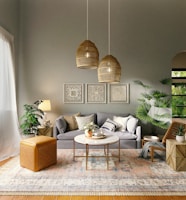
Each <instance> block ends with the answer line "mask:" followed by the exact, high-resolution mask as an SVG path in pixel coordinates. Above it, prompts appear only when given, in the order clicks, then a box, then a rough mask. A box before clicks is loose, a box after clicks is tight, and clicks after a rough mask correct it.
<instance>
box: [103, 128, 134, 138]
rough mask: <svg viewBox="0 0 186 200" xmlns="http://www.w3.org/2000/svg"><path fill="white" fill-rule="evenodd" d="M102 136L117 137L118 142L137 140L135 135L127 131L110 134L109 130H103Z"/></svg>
mask: <svg viewBox="0 0 186 200" xmlns="http://www.w3.org/2000/svg"><path fill="white" fill-rule="evenodd" d="M103 132H104V134H105V135H113V134H114V135H117V136H118V137H119V138H120V140H136V139H137V135H136V134H132V133H130V132H128V131H115V132H112V131H109V130H106V129H104V130H103Z"/></svg>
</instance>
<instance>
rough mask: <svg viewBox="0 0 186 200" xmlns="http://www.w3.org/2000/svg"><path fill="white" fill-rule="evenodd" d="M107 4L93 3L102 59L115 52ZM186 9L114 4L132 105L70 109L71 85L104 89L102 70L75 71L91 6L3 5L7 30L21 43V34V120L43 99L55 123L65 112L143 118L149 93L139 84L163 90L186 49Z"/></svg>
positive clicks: (75, 1)
mask: <svg viewBox="0 0 186 200" xmlns="http://www.w3.org/2000/svg"><path fill="white" fill-rule="evenodd" d="M19 3H20V5H19ZM107 5H108V4H107V0H89V39H90V40H92V41H93V42H95V44H96V45H97V47H98V49H99V52H100V58H102V57H103V56H105V55H106V54H107V53H108V41H107V36H108V31H107V30H108V25H107V21H108V18H107V11H108V9H107V8H108V7H107ZM18 6H20V10H18ZM185 9H186V1H183V0H179V1H178V0H163V1H162V0H156V1H154V0H140V1H139V0H111V54H112V55H114V56H116V57H117V59H118V60H119V62H120V64H121V66H122V77H121V83H129V84H130V103H129V104H64V103H63V83H97V72H96V70H81V69H77V68H76V64H75V53H76V49H77V47H78V45H79V44H80V43H81V42H82V41H83V40H85V39H86V0H19V1H18V0H0V23H1V25H4V27H5V28H7V29H8V30H10V32H12V33H13V34H15V35H16V39H17V40H18V36H17V34H18V31H17V28H19V37H20V42H19V44H20V45H19V65H18V66H17V67H18V71H17V80H18V85H17V89H18V90H17V94H18V106H19V113H20V114H21V113H22V107H23V105H24V104H25V103H32V102H34V101H35V100H37V99H51V102H52V112H51V113H50V114H49V118H50V119H51V120H52V121H54V119H55V118H56V117H57V116H58V115H60V114H61V113H63V112H77V111H81V112H83V113H90V112H96V111H106V112H115V113H121V112H128V113H132V114H133V113H135V110H136V107H137V98H139V96H140V93H141V92H142V90H141V88H139V87H138V86H136V85H134V83H133V81H134V80H136V79H139V80H141V81H143V82H145V83H146V84H150V85H152V86H153V87H154V88H156V89H161V85H160V83H159V80H161V79H162V78H165V77H169V76H170V68H171V66H170V63H171V59H172V58H173V57H174V55H175V54H176V53H177V52H179V51H181V50H184V49H185V47H186V39H185V35H186V25H185V19H186V12H185ZM17 12H19V17H17ZM18 20H19V26H17V22H18ZM162 89H163V90H165V89H164V88H162ZM166 91H168V92H170V90H169V89H168V90H167V89H166Z"/></svg>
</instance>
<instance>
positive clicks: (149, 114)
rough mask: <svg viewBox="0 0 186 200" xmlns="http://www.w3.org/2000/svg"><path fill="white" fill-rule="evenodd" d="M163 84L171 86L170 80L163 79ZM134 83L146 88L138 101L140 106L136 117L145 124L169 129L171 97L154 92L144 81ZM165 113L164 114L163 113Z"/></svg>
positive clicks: (160, 92) (157, 91) (163, 93)
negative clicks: (148, 123)
mask: <svg viewBox="0 0 186 200" xmlns="http://www.w3.org/2000/svg"><path fill="white" fill-rule="evenodd" d="M160 82H161V83H162V84H166V85H170V83H171V81H170V79H163V80H161V81H160ZM134 83H136V84H137V85H139V86H141V87H143V88H144V90H145V92H143V93H142V94H141V98H139V99H138V102H139V105H138V107H137V110H136V116H137V117H138V118H139V119H141V120H142V121H145V122H150V123H151V124H153V125H155V126H157V127H160V128H163V129H167V127H168V126H169V124H170V119H171V109H170V107H171V96H170V95H168V94H166V93H165V92H162V91H159V90H154V89H152V88H151V86H149V85H145V84H144V83H143V82H142V81H139V80H135V81H134ZM162 111H163V112H162Z"/></svg>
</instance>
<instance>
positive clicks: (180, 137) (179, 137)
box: [176, 135, 185, 142]
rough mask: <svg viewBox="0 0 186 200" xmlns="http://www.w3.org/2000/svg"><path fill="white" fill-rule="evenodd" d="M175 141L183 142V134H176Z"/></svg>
mask: <svg viewBox="0 0 186 200" xmlns="http://www.w3.org/2000/svg"><path fill="white" fill-rule="evenodd" d="M176 141H177V142H184V141H185V136H184V135H183V136H180V135H176Z"/></svg>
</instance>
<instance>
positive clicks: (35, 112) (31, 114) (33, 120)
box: [20, 100, 44, 136]
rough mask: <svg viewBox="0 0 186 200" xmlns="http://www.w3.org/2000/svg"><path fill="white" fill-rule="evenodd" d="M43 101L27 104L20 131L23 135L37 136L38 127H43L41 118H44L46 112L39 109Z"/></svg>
mask: <svg viewBox="0 0 186 200" xmlns="http://www.w3.org/2000/svg"><path fill="white" fill-rule="evenodd" d="M41 102H42V100H38V101H36V102H34V104H31V105H30V104H25V105H24V111H25V113H24V114H23V116H21V124H20V129H21V130H22V134H23V135H27V136H30V135H37V131H38V126H39V125H41V124H40V122H39V118H41V119H42V118H43V116H44V112H43V111H42V110H40V109H39V108H38V105H39V104H40V103H41Z"/></svg>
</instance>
